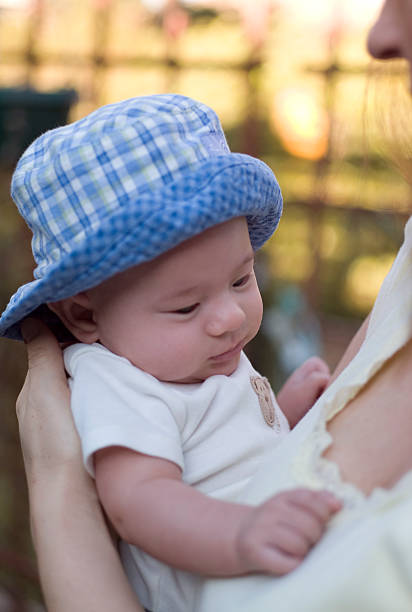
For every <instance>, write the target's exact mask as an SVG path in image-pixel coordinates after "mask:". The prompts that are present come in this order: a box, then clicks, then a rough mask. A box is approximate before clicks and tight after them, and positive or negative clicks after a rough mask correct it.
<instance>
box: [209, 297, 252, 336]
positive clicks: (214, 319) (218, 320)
mask: <svg viewBox="0 0 412 612" xmlns="http://www.w3.org/2000/svg"><path fill="white" fill-rule="evenodd" d="M245 318H246V314H245V312H244V310H243V309H242V308H241V307H240V306H239V304H237V302H236V301H234V300H225V301H224V303H220V304H219V305H216V307H215V308H214V309H213V310H212V312H211V316H210V318H209V320H208V322H207V326H206V331H207V333H208V334H210V335H211V336H221V335H222V334H225V333H227V332H234V331H237V330H238V329H239V328H240V327H241V326H242V325H243V323H244V321H245Z"/></svg>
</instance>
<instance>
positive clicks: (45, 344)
mask: <svg viewBox="0 0 412 612" xmlns="http://www.w3.org/2000/svg"><path fill="white" fill-rule="evenodd" d="M21 333H22V336H23V338H24V341H25V343H26V347H27V357H28V363H29V371H31V370H33V369H35V368H36V369H37V368H44V369H46V370H47V372H50V370H52V371H53V373H54V374H57V375H59V376H60V375H61V374H62V373H63V372H64V369H63V370H62V368H63V357H62V351H61V348H60V346H59V343H58V342H57V340H56V338H55V337H54V336H53V334H52V333H51V331H50V330H49V329H48V327H47V326H46V325H45V324H44V323H42V322H41V321H39V320H37V319H32V318H28V319H25V320H24V321H23V323H22V324H21Z"/></svg>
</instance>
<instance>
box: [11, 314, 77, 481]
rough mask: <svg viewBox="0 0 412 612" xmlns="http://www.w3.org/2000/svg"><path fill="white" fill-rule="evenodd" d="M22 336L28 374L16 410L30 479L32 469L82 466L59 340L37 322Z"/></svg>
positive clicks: (31, 321)
mask: <svg viewBox="0 0 412 612" xmlns="http://www.w3.org/2000/svg"><path fill="white" fill-rule="evenodd" d="M22 334H23V338H24V340H25V342H26V346H27V354H28V372H27V376H26V380H25V382H24V385H23V388H22V390H21V392H20V395H19V397H18V399H17V404H16V409H17V417H18V421H19V429H20V439H21V445H22V450H23V457H24V463H25V467H26V472H27V474H28V477H29V476H30V475H31V474H32V471H33V470H35V471H36V472H37V471H38V470H41V471H43V470H46V471H48V470H49V469H51V470H56V468H58V466H59V465H60V466H61V465H62V464H64V463H66V462H78V463H81V451H80V441H79V438H78V435H77V432H76V429H75V426H74V423H73V419H72V415H71V411H70V391H69V387H68V384H67V380H66V375H65V370H64V364H63V355H62V351H61V348H60V346H59V344H58V342H57V340H56V339H55V337H54V336H53V334H52V333H51V332H50V331H49V330H48V328H47V327H46V326H45V325H44V324H43V323H41V322H40V321H37V320H36V319H26V320H25V321H24V322H23V324H22ZM29 484H30V483H29Z"/></svg>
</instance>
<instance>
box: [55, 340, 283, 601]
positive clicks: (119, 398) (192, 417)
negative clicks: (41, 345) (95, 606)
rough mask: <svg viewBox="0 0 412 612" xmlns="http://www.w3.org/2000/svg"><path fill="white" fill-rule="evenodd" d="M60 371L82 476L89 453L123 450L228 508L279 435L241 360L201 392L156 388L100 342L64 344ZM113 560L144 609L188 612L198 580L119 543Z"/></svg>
mask: <svg viewBox="0 0 412 612" xmlns="http://www.w3.org/2000/svg"><path fill="white" fill-rule="evenodd" d="M65 364H66V369H67V371H68V373H69V375H70V376H71V390H72V410H73V415H74V419H75V422H76V426H77V429H78V431H79V434H80V438H81V442H82V449H83V457H84V462H85V465H86V468H87V470H88V471H89V473H90V474H91V475H93V474H94V470H93V454H94V453H95V452H96V451H97V450H99V449H102V448H105V447H108V446H123V447H127V448H130V449H132V450H135V451H138V452H141V453H144V454H147V455H152V456H156V457H161V458H164V459H167V460H169V461H172V462H174V463H175V464H176V465H178V466H179V467H180V468H181V470H182V479H183V481H184V482H185V483H187V484H188V485H190V486H193V487H195V488H196V489H198V490H199V491H201V492H203V493H205V494H207V495H210V496H212V497H214V498H216V499H220V500H226V501H235V500H236V498H237V497H238V495H239V494H240V492H241V491H242V489H243V488H244V487H245V485H246V484H247V483H248V482H249V480H250V479H251V477H252V476H253V475H254V474H255V473H256V471H257V470H258V468H259V467H260V465H261V463H262V461H263V460H264V459H265V458H266V457H267V456H268V455H269V454H270V453H271V451H272V450H273V448H274V446H275V445H276V444H277V443H278V442H279V440H280V439H281V438H282V437H283V436H284V434H286V433H288V431H289V426H288V423H287V420H286V418H285V416H284V415H283V414H282V412H281V411H280V409H279V407H278V405H277V403H276V400H275V398H274V396H273V393H272V391H271V390H270V388H269V386H268V383H267V381H265V379H263V378H261V377H260V376H259V374H258V373H257V372H256V371H255V370H254V369H253V368H252V366H251V364H250V363H249V361H248V359H247V357H246V356H245V355H244V354H243V353H242V355H241V359H240V362H239V366H238V368H237V370H236V371H235V372H234V373H233V374H232V375H231V376H223V375H218V376H211V377H210V378H208V379H207V380H206V381H204V382H203V383H201V384H177V383H164V382H159V381H158V380H157V379H155V378H154V377H153V376H151V375H150V374H147V373H146V372H143V371H142V370H140V369H138V368H136V367H135V366H133V365H132V364H131V363H130V362H129V361H128V360H127V359H125V358H123V357H119V356H117V355H114V354H113V353H111V352H110V351H108V350H107V349H106V348H104V347H103V346H101V345H100V344H93V345H86V344H75V345H73V346H70V347H69V348H67V349H66V350H65ZM200 527H201V526H200ZM121 554H122V559H123V562H124V566H125V569H126V572H127V574H128V577H129V579H130V582H131V583H132V585H133V587H134V589H135V591H136V593H137V594H138V596H139V599H140V601H141V603H142V604H143V605H144V607H145V608H148V609H149V610H151V611H152V612H174V611H176V612H182V611H183V610H188V611H189V610H190V611H192V610H194V601H193V597H194V591H195V587H196V586H197V584H198V582H199V581H200V580H201V579H200V578H198V577H196V576H194V575H193V574H189V573H187V572H182V571H177V570H174V569H171V568H170V567H168V566H166V565H165V564H163V563H161V562H160V561H158V560H156V559H154V558H152V557H150V556H149V555H147V554H145V553H144V552H142V551H140V550H138V549H137V548H135V547H134V546H129V545H126V544H125V543H122V545H121Z"/></svg>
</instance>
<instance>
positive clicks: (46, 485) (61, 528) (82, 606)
mask: <svg viewBox="0 0 412 612" xmlns="http://www.w3.org/2000/svg"><path fill="white" fill-rule="evenodd" d="M28 485H29V496H30V511H31V524H32V532H33V539H34V544H35V548H36V552H37V555H38V560H39V571H40V579H41V584H42V587H43V593H44V598H45V601H46V605H47V608H48V610H49V611H50V612H72V611H73V610H85V611H86V610H87V612H106V611H107V612H112V611H113V610H121V611H122V612H141V611H142V610H143V609H142V608H141V607H140V606H139V604H138V602H137V598H136V596H135V594H134V593H133V592H132V590H131V587H130V585H129V584H128V582H127V579H126V577H125V574H124V572H123V569H122V567H121V563H120V560H119V557H118V554H117V550H116V548H115V546H114V544H113V542H112V540H111V538H110V535H109V532H108V529H107V526H106V523H105V520H104V516H103V513H102V510H101V507H100V505H99V502H98V500H97V495H96V490H95V487H94V483H93V482H92V480H91V479H90V477H89V476H88V475H87V474H86V473H85V472H84V470H83V469H80V468H79V466H78V465H76V464H68V465H64V466H63V467H60V468H59V469H58V470H56V473H55V474H50V473H47V474H45V473H44V470H38V471H36V470H35V469H32V470H31V471H30V473H28Z"/></svg>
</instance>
